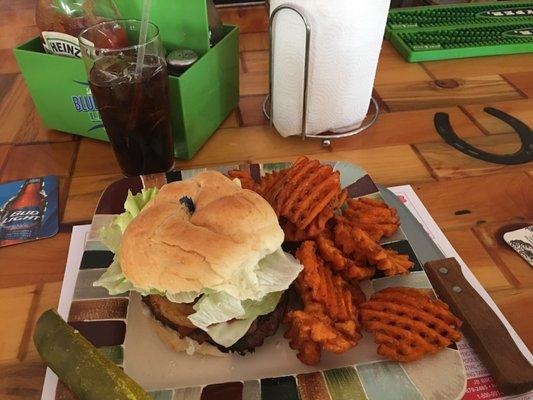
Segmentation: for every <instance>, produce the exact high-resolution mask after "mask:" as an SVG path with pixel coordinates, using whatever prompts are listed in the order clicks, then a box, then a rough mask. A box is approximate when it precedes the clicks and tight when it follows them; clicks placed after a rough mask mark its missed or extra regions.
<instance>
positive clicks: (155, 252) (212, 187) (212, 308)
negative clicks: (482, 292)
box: [94, 172, 302, 354]
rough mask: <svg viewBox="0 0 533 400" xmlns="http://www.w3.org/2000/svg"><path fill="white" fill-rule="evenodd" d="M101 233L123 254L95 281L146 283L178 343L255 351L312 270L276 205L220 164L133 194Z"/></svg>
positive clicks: (144, 291) (121, 288)
mask: <svg viewBox="0 0 533 400" xmlns="http://www.w3.org/2000/svg"><path fill="white" fill-rule="evenodd" d="M124 208H125V212H124V213H123V214H121V215H119V216H117V217H116V218H115V219H114V220H113V222H112V223H111V224H110V225H109V226H107V227H105V228H104V229H103V230H102V232H101V237H102V241H103V242H104V243H105V244H106V245H107V246H108V247H109V248H110V249H111V250H112V251H113V252H114V253H115V257H114V261H113V264H112V265H111V266H110V267H109V268H108V270H107V271H106V272H105V273H104V274H103V275H102V276H101V277H100V279H99V280H98V281H97V282H95V283H94V285H95V286H102V287H105V288H106V289H107V290H108V291H109V292H110V294H119V293H124V292H127V291H137V292H139V293H140V294H141V295H142V296H143V301H144V303H145V304H146V305H147V307H148V308H149V310H150V311H151V314H152V315H153V317H154V318H155V320H157V321H158V322H157V324H155V327H156V329H157V331H158V333H159V334H160V336H161V337H162V338H164V340H165V341H166V342H167V343H168V344H169V345H171V347H172V348H174V349H176V350H186V351H187V352H188V353H191V352H193V351H198V352H201V353H206V354H214V353H217V352H219V351H222V352H230V351H231V352H238V353H241V354H243V353H245V352H247V351H253V350H254V349H255V348H256V347H258V346H260V345H262V344H263V341H264V339H265V338H266V337H268V336H271V335H273V334H274V333H275V332H276V330H277V328H278V326H279V324H280V322H281V320H282V318H283V314H284V311H285V304H286V298H285V297H286V296H285V295H284V291H285V290H287V289H288V287H289V286H290V285H291V283H292V282H293V281H294V280H295V279H296V277H297V276H298V273H299V272H300V270H301V269H302V267H301V265H300V264H299V263H298V262H297V260H295V259H294V258H293V257H292V256H291V255H289V254H287V253H285V252H284V251H283V250H282V249H281V244H282V242H283V239H284V235H283V231H282V229H281V228H280V226H279V223H278V219H277V217H276V214H275V212H274V210H273V209H272V207H271V206H270V205H269V204H268V202H267V201H266V200H264V199H263V198H262V197H261V196H259V195H258V194H257V193H255V192H252V191H250V190H245V189H241V187H240V184H239V182H238V181H232V180H230V179H228V178H227V177H225V176H224V175H222V174H220V173H218V172H203V173H200V174H198V175H196V176H195V177H193V178H191V179H188V180H185V181H181V182H173V183H169V184H167V185H165V186H163V187H162V188H161V189H160V190H159V191H158V190H157V189H148V190H143V191H142V192H141V193H139V194H137V195H135V196H134V195H132V194H131V193H129V195H128V198H127V200H126V203H125V205H124Z"/></svg>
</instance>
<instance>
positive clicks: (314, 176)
mask: <svg viewBox="0 0 533 400" xmlns="http://www.w3.org/2000/svg"><path fill="white" fill-rule="evenodd" d="M284 181H285V182H284V185H283V189H282V190H281V191H280V193H279V195H278V196H277V199H276V207H275V210H276V212H277V213H278V215H280V216H283V217H285V218H287V219H288V220H289V221H291V222H292V223H293V224H295V225H296V226H297V227H298V228H299V229H305V228H306V227H307V226H308V225H309V224H311V222H312V221H313V220H314V219H315V218H316V217H317V216H318V215H319V214H320V213H321V212H322V210H323V209H324V208H326V207H327V206H328V205H330V204H331V203H332V202H333V203H335V202H336V199H337V198H338V196H339V194H340V192H341V189H340V174H339V172H338V171H333V168H332V167H331V166H329V165H321V164H320V162H319V161H317V160H312V161H311V160H309V159H307V158H306V157H300V158H299V159H298V160H296V162H295V163H294V165H293V166H292V167H291V168H289V170H288V171H287V174H286V176H285V179H284Z"/></svg>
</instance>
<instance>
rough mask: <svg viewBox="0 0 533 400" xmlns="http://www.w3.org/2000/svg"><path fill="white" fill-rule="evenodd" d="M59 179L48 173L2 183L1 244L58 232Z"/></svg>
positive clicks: (0, 187)
mask: <svg viewBox="0 0 533 400" xmlns="http://www.w3.org/2000/svg"><path fill="white" fill-rule="evenodd" d="M58 182H59V181H58V178H57V176H45V177H38V178H28V179H23V180H20V181H13V182H8V183H3V184H0V247H3V246H10V245H13V244H18V243H22V242H27V241H30V240H36V239H43V238H48V237H50V236H54V235H55V234H56V233H57V231H58V229H59V226H58V210H57V192H58Z"/></svg>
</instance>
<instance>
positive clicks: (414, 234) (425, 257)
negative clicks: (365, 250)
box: [378, 185, 533, 394]
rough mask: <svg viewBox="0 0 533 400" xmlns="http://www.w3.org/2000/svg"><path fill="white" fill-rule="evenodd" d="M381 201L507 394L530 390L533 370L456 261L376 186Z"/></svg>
mask: <svg viewBox="0 0 533 400" xmlns="http://www.w3.org/2000/svg"><path fill="white" fill-rule="evenodd" d="M378 189H379V192H380V194H381V196H382V197H383V200H384V201H385V202H386V203H387V204H388V205H389V206H391V207H394V208H396V210H397V211H398V215H399V217H400V223H401V227H402V230H403V231H404V233H405V236H407V240H408V241H409V244H410V245H411V247H412V248H413V251H414V252H415V254H416V256H417V258H418V260H419V261H420V263H421V264H422V265H423V267H424V270H425V272H426V275H427V276H428V278H429V280H430V282H431V285H432V286H433V288H434V289H435V292H436V293H437V296H438V297H439V298H441V299H442V300H443V301H445V302H446V303H447V304H448V305H449V306H450V308H451V310H452V311H453V312H454V313H455V315H457V316H458V317H459V318H460V319H461V320H462V321H463V326H462V327H461V329H462V331H463V332H464V333H465V335H466V336H467V338H468V339H469V341H470V342H471V343H472V345H473V346H474V348H475V349H476V351H477V354H478V355H479V356H480V358H481V359H482V360H483V362H484V364H485V366H486V367H487V369H488V370H489V371H490V373H491V374H492V376H493V377H494V379H495V380H496V382H497V383H498V386H499V388H500V389H501V390H502V391H503V392H504V393H506V394H518V393H524V392H527V391H529V390H532V389H533V366H532V365H531V364H530V363H529V361H528V360H527V359H526V358H525V357H524V355H523V354H522V352H521V351H520V349H519V348H518V347H517V345H516V343H515V342H514V340H513V339H512V337H511V335H510V334H509V331H508V330H507V328H505V326H504V324H503V323H502V321H501V320H500V318H498V316H497V315H496V314H495V313H494V311H493V310H492V308H490V306H489V305H488V304H487V303H486V302H485V301H484V300H483V298H482V297H481V296H480V294H479V293H478V292H477V291H476V290H475V289H474V288H473V287H472V286H471V285H470V283H468V281H467V280H466V278H465V277H464V275H463V273H462V271H461V266H460V265H459V263H458V262H457V260H456V259H455V258H445V256H444V254H443V253H442V251H441V250H440V249H439V248H438V247H437V245H436V244H435V243H434V242H433V240H432V239H431V238H430V236H429V235H428V234H427V232H426V231H425V230H424V228H423V227H422V225H421V224H420V223H419V222H418V220H417V219H416V218H415V217H414V215H413V214H411V212H410V211H409V209H408V208H407V207H406V206H405V205H404V204H403V203H402V202H401V201H400V200H399V199H398V197H397V196H396V195H395V194H394V193H392V192H391V191H390V190H388V189H387V188H385V187H383V186H379V185H378Z"/></svg>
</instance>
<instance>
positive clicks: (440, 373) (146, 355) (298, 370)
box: [56, 162, 466, 400]
mask: <svg viewBox="0 0 533 400" xmlns="http://www.w3.org/2000/svg"><path fill="white" fill-rule="evenodd" d="M331 165H332V166H333V167H334V168H335V169H336V170H339V171H340V172H341V184H342V186H343V187H347V188H348V193H349V196H350V197H361V196H371V197H379V192H378V189H377V187H376V185H375V184H374V182H373V181H372V179H371V178H370V177H369V176H368V174H367V173H366V172H365V171H363V170H362V169H360V168H358V167H356V166H354V165H352V164H348V163H342V162H338V163H331ZM286 166H288V164H285V163H278V164H263V165H259V164H252V165H246V166H241V168H247V169H249V170H250V172H251V173H252V176H255V177H259V176H261V175H262V174H264V173H266V172H269V171H272V170H276V169H281V168H285V167H286ZM235 168H238V166H235V165H232V166H225V167H219V168H215V169H217V170H219V171H221V172H227V171H228V170H231V169H235ZM200 171H203V170H187V171H175V172H171V173H168V174H167V180H168V181H169V182H172V181H177V180H184V179H188V178H190V177H192V176H194V175H195V174H197V173H198V172H200ZM141 186H142V183H141V180H140V179H139V178H127V179H123V180H120V181H118V182H115V183H113V184H112V185H110V186H109V187H108V188H107V189H106V190H105V192H104V193H103V195H102V197H101V199H100V202H99V204H98V207H97V210H96V214H95V216H94V219H93V223H92V226H91V232H90V235H89V237H88V240H87V243H86V247H85V252H84V255H83V259H82V262H81V266H80V271H79V275H78V278H77V282H76V288H75V292H74V299H73V302H72V305H71V308H70V314H69V318H68V320H69V323H70V324H71V325H72V326H74V327H75V328H76V329H78V330H79V331H80V332H81V333H82V334H83V335H84V336H85V337H87V339H89V340H90V341H91V342H92V343H93V344H94V345H95V346H97V347H99V348H100V349H101V350H102V351H103V352H104V353H105V354H106V355H107V356H108V357H110V358H111V359H112V360H113V361H114V362H116V363H117V364H119V365H120V366H122V367H123V368H124V370H125V371H126V372H127V373H128V374H129V375H130V376H131V377H132V378H134V379H135V380H137V381H138V382H139V383H140V384H141V385H142V386H143V387H145V388H146V389H147V390H149V391H150V393H151V394H152V395H153V397H154V399H157V400H211V399H229V400H240V399H242V400H270V399H272V400H298V399H300V400H311V399H313V400H315V399H316V400H322V399H324V400H329V399H331V400H352V399H353V400H355V399H363V400H364V399H368V400H372V399H379V400H386V399H395V400H397V399H413V400H416V399H443V398H446V399H458V398H461V396H462V395H463V393H464V391H465V387H466V373H465V369H464V366H463V362H462V360H461V357H460V355H459V352H458V351H457V350H456V349H454V348H447V349H445V350H444V351H442V352H440V353H438V354H437V355H435V356H433V357H428V358H425V359H424V360H421V361H418V362H414V363H410V364H399V363H394V362H389V361H385V360H384V359H382V358H380V357H379V356H378V355H377V354H376V345H375V344H374V343H373V341H372V338H371V337H370V336H369V335H366V337H365V339H364V340H362V342H361V343H360V344H359V345H358V346H357V347H356V348H355V349H353V350H352V351H350V352H348V353H346V354H343V355H341V356H338V355H332V354H331V355H329V354H325V355H324V357H323V360H322V361H321V363H320V364H319V365H318V366H315V367H309V366H305V365H303V364H301V363H300V362H299V361H298V360H297V359H296V356H295V353H294V352H293V351H292V350H291V349H290V348H289V347H288V344H287V341H286V340H284V339H283V337H282V336H281V332H278V334H277V335H275V336H273V337H271V338H269V339H268V340H267V341H266V342H265V344H264V345H263V346H262V347H261V348H259V349H258V351H257V352H256V353H255V354H250V355H247V356H245V357H242V356H239V355H230V356H228V357H223V358H220V357H208V356H199V355H193V356H188V355H186V354H185V353H175V352H172V351H170V350H169V349H168V348H167V347H166V346H165V344H164V343H163V342H162V341H161V340H160V339H159V337H158V336H157V334H156V333H155V331H154V330H153V327H152V324H153V322H152V320H151V318H150V316H149V313H147V312H146V310H145V309H144V308H143V307H144V306H143V305H142V304H141V301H140V299H139V296H137V295H134V294H132V295H131V296H128V295H119V296H109V295H108V294H107V292H106V291H105V290H104V289H102V288H97V287H93V286H92V283H93V281H95V280H96V279H97V278H98V277H99V276H100V275H101V274H102V273H103V271H104V270H105V268H107V267H108V266H109V265H110V263H111V261H112V259H113V254H112V253H111V252H110V251H108V249H107V248H106V247H105V246H104V245H103V244H102V243H101V242H100V241H99V237H98V231H99V229H100V228H101V227H102V226H104V225H106V224H108V223H109V221H110V220H111V219H112V218H113V217H114V216H115V215H116V214H119V213H121V212H122V211H123V204H124V200H125V198H126V194H127V191H128V190H132V191H133V192H134V193H135V192H137V191H139V190H140V189H141ZM382 244H383V246H384V247H387V248H392V249H395V250H398V251H400V252H401V253H404V254H409V255H410V257H411V259H412V260H413V261H415V263H416V265H415V267H414V268H413V272H412V273H411V274H410V275H408V276H401V277H392V278H387V277H384V276H379V275H378V276H376V277H375V278H374V279H372V280H371V281H367V282H365V283H364V284H363V285H362V287H363V290H364V291H365V292H366V294H367V295H370V294H371V293H372V292H374V291H377V290H380V289H382V288H385V287H388V286H410V287H417V288H423V289H428V290H431V289H432V288H431V284H430V282H429V280H428V278H427V276H426V274H425V272H424V271H423V269H422V267H421V265H420V263H419V262H418V261H417V257H416V254H415V252H414V251H413V249H412V248H411V246H410V244H409V241H408V240H407V238H406V236H405V234H404V233H403V231H402V230H401V229H400V230H399V231H398V232H397V233H396V234H395V235H394V237H392V238H389V239H387V240H386V241H384V242H383V243H382ZM68 398H70V397H69V394H68V390H67V389H66V388H64V387H63V386H62V385H59V387H58V390H57V391H56V399H68Z"/></svg>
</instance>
